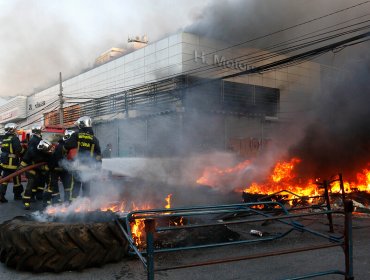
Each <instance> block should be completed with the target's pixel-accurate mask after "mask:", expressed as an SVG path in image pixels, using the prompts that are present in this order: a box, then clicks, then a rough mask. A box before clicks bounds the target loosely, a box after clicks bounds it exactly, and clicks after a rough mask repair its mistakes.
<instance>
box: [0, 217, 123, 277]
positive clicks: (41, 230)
mask: <svg viewBox="0 0 370 280" xmlns="http://www.w3.org/2000/svg"><path fill="white" fill-rule="evenodd" d="M112 215H113V214H110V215H108V217H106V218H104V219H103V221H102V220H99V221H97V222H91V221H87V222H86V221H84V222H81V221H79V220H77V221H75V222H71V223H64V222H60V221H53V222H38V221H35V219H34V218H32V217H30V216H21V217H15V218H14V219H12V220H9V221H6V222H4V223H3V224H1V225H0V260H1V262H3V263H5V264H6V265H7V266H9V267H12V268H15V269H17V270H27V271H33V272H44V271H53V272H60V271H66V270H82V269H84V268H86V267H94V266H102V265H103V264H106V263H110V262H117V261H119V260H122V259H123V257H125V256H126V255H127V253H128V243H127V241H126V240H125V239H124V237H123V236H122V234H121V232H120V229H119V228H118V226H117V225H116V223H115V221H114V219H113V217H112Z"/></svg>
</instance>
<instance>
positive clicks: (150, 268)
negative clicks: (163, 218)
mask: <svg viewBox="0 0 370 280" xmlns="http://www.w3.org/2000/svg"><path fill="white" fill-rule="evenodd" d="M144 224H145V234H146V252H147V254H146V263H147V275H148V278H147V279H148V280H154V232H155V221H154V219H146V220H144Z"/></svg>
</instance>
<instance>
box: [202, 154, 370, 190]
mask: <svg viewBox="0 0 370 280" xmlns="http://www.w3.org/2000/svg"><path fill="white" fill-rule="evenodd" d="M300 162H301V159H298V158H292V159H290V160H288V161H279V162H277V163H276V164H275V166H274V167H273V169H272V172H271V173H270V175H269V176H268V178H266V179H265V180H264V181H263V183H257V182H252V183H251V184H249V185H248V186H245V185H244V186H243V185H242V186H234V187H233V189H234V191H244V192H246V193H251V194H266V195H270V194H275V193H278V192H281V191H288V192H292V193H294V194H296V195H298V196H316V195H318V194H319V189H318V181H319V180H318V179H316V178H309V179H307V178H299V177H298V176H297V174H296V172H295V167H296V166H297V164H299V163H300ZM250 165H251V162H250V161H248V160H247V161H244V162H242V163H239V164H237V165H236V166H234V167H229V168H226V169H221V168H216V167H208V168H205V170H204V172H203V174H202V176H201V177H200V178H199V179H198V180H197V183H199V184H203V185H208V186H211V187H216V186H217V184H219V182H220V181H223V180H224V179H225V178H224V177H225V176H228V177H229V178H230V175H232V174H234V175H235V174H240V173H241V172H243V170H244V169H246V168H247V167H249V166H250ZM355 177H356V178H355V179H354V180H352V181H344V182H343V184H344V189H345V192H347V193H349V192H352V191H364V192H368V193H370V170H369V169H368V168H364V169H363V170H361V171H359V172H358V173H357V174H356V176H355ZM331 192H332V193H339V192H340V183H339V181H335V182H332V184H331Z"/></svg>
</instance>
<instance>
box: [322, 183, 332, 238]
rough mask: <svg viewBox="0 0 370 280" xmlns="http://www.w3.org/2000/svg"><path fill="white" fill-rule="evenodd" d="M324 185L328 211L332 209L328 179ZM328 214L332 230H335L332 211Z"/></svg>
mask: <svg viewBox="0 0 370 280" xmlns="http://www.w3.org/2000/svg"><path fill="white" fill-rule="evenodd" d="M323 185H324V189H325V200H326V208H327V210H328V211H331V206H330V196H329V183H328V181H327V180H324V183H323ZM327 216H328V220H329V228H330V232H334V226H333V216H332V213H328V214H327Z"/></svg>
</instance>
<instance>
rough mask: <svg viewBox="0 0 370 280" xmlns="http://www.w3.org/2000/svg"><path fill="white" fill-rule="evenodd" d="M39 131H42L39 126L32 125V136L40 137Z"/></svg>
mask: <svg viewBox="0 0 370 280" xmlns="http://www.w3.org/2000/svg"><path fill="white" fill-rule="evenodd" d="M41 130H42V127H41V125H34V126H33V127H32V128H31V132H32V134H37V135H41Z"/></svg>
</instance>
